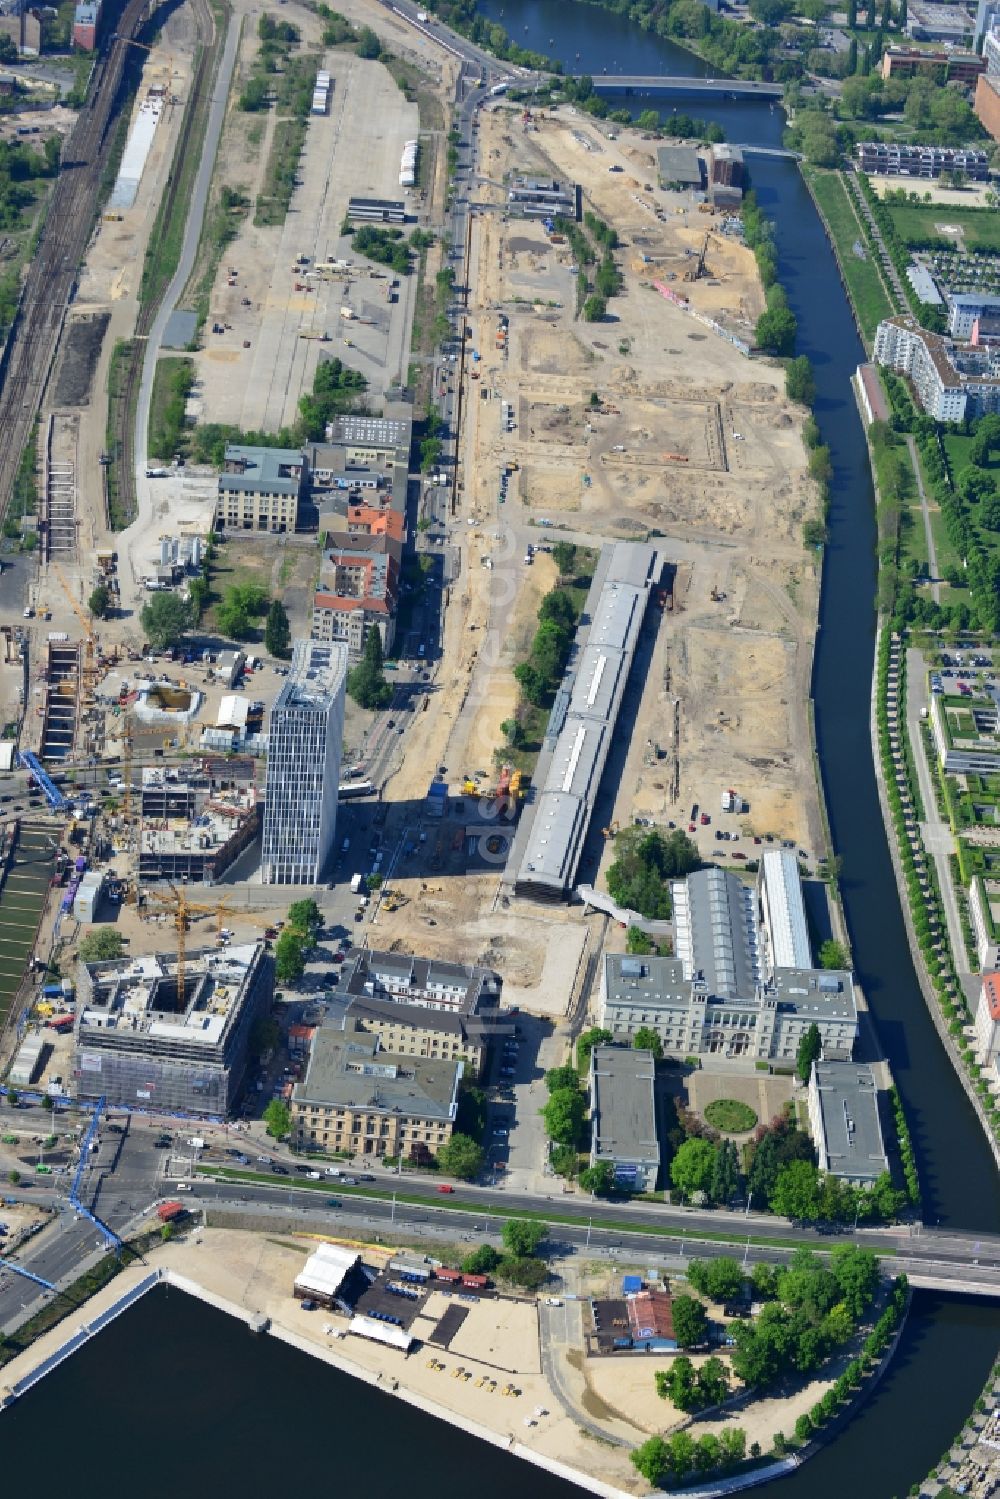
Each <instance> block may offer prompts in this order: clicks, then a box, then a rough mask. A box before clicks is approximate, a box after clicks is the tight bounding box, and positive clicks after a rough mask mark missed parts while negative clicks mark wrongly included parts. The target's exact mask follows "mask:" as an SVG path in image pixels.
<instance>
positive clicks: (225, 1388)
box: [0, 1288, 997, 1499]
mask: <svg viewBox="0 0 1000 1499" xmlns="http://www.w3.org/2000/svg"><path fill="white" fill-rule="evenodd" d="M981 1311H982V1308H981V1307H978V1306H973V1305H971V1304H970V1303H969V1302H968V1301H963V1300H960V1299H956V1298H950V1299H944V1298H940V1299H939V1298H936V1297H933V1296H931V1295H930V1294H929V1293H922V1294H920V1295H918V1296H917V1298H916V1300H915V1303H914V1310H913V1314H912V1316H911V1318H910V1321H909V1324H908V1326H907V1329H906V1332H905V1334H904V1337H903V1340H902V1343H901V1346H900V1349H899V1352H898V1353H897V1355H896V1358H895V1360H894V1362H893V1364H892V1366H891V1368H890V1372H889V1373H888V1375H887V1376H886V1378H885V1379H884V1380H883V1381H882V1383H881V1384H880V1385H879V1387H878V1389H877V1390H876V1391H875V1393H874V1394H873V1396H872V1398H871V1399H870V1401H868V1402H867V1404H866V1405H865V1406H864V1408H863V1410H862V1412H861V1414H860V1415H859V1416H857V1417H856V1418H855V1419H854V1421H852V1422H851V1424H850V1425H849V1426H848V1427H847V1429H846V1430H845V1431H844V1432H843V1433H842V1434H841V1435H840V1436H839V1437H838V1438H837V1440H836V1442H835V1443H833V1444H831V1446H830V1447H829V1448H827V1449H825V1450H824V1451H823V1452H822V1453H820V1454H819V1455H818V1456H817V1457H815V1458H813V1459H812V1460H811V1461H810V1462H809V1463H807V1464H806V1465H805V1466H804V1467H803V1468H802V1469H801V1470H800V1471H799V1472H798V1473H796V1474H794V1475H793V1476H792V1477H791V1478H786V1479H782V1480H781V1481H780V1482H778V1483H774V1484H768V1485H765V1486H764V1487H762V1488H760V1489H755V1490H753V1493H754V1494H759V1495H761V1496H763V1499H843V1495H844V1494H845V1493H848V1492H849V1493H851V1494H853V1495H855V1496H857V1499H893V1496H898V1499H902V1496H903V1495H904V1494H905V1493H906V1492H907V1490H908V1488H909V1486H910V1484H911V1483H912V1482H914V1481H915V1480H916V1479H919V1478H920V1477H922V1476H923V1474H924V1473H926V1471H927V1470H928V1468H929V1467H930V1466H931V1465H932V1464H933V1463H934V1462H936V1461H937V1459H938V1458H939V1457H941V1456H942V1455H943V1453H944V1450H945V1447H946V1444H947V1443H948V1441H949V1440H950V1439H951V1438H952V1437H953V1436H955V1435H956V1434H957V1432H958V1429H959V1427H960V1426H961V1423H962V1421H963V1420H964V1417H965V1415H966V1413H967V1412H968V1410H969V1409H970V1408H971V1406H972V1403H973V1401H974V1400H975V1398H976V1396H977V1395H978V1394H979V1391H980V1388H981V1386H982V1380H983V1378H984V1376H985V1372H986V1370H987V1369H988V1367H989V1363H990V1360H991V1358H992V1357H993V1354H994V1352H995V1350H996V1330H997V1329H996V1320H995V1319H993V1320H992V1321H991V1319H990V1318H989V1317H987V1318H985V1319H984V1318H983V1317H982V1316H981V1315H980V1314H981ZM317 1315H321V1314H317ZM303 1316H308V1313H303ZM418 1357H420V1355H418ZM928 1369H933V1370H935V1371H937V1375H938V1377H937V1378H935V1377H928V1376H927V1374H926V1370H928ZM944 1371H947V1374H946V1377H941V1376H942V1375H943V1374H944ZM650 1377H652V1376H650ZM942 1407H943V1408H944V1409H943V1412H942ZM54 1432H58V1440H53V1434H54ZM0 1444H2V1451H3V1456H4V1464H3V1467H4V1478H5V1481H6V1483H7V1485H8V1487H9V1488H13V1487H14V1486H26V1485H29V1484H33V1483H37V1480H38V1477H39V1473H40V1471H43V1472H44V1482H45V1485H46V1487H48V1488H51V1489H52V1491H53V1492H55V1493H59V1492H63V1491H69V1490H70V1489H72V1490H74V1491H75V1490H78V1489H79V1487H80V1484H81V1481H82V1482H83V1483H84V1484H85V1485H86V1486H87V1488H88V1490H89V1485H90V1483H93V1484H94V1486H95V1488H96V1487H97V1485H98V1483H100V1485H101V1487H102V1488H103V1489H104V1490H105V1491H107V1492H108V1493H112V1494H129V1495H130V1494H143V1495H144V1496H145V1499H167V1496H172V1495H174V1494H176V1493H177V1491H178V1489H179V1488H184V1489H186V1490H187V1491H188V1492H190V1493H193V1494H194V1495H196V1496H198V1499H201V1496H203V1495H209V1494H213V1495H222V1494H233V1495H236V1494H239V1495H243V1496H245V1499H264V1496H268V1499H272V1496H276V1495H284V1494H287V1493H290V1492H292V1491H293V1490H294V1492H296V1493H301V1494H326V1493H328V1492H333V1493H336V1494H338V1495H343V1496H348V1499H355V1496H367V1499H399V1496H400V1495H403V1494H405V1495H406V1499H453V1496H456V1495H460V1494H463V1493H466V1492H470V1491H471V1490H473V1489H474V1490H475V1493H476V1499H510V1495H511V1494H512V1493H517V1494H519V1495H522V1496H524V1499H572V1496H573V1495H579V1493H580V1492H581V1491H580V1490H579V1489H577V1488H576V1487H575V1486H573V1485H571V1484H568V1483H564V1482H563V1481H562V1480H561V1479H558V1478H554V1477H552V1476H551V1475H550V1474H548V1473H546V1472H544V1471H543V1470H542V1469H539V1468H536V1467H534V1466H533V1465H531V1464H528V1463H524V1462H522V1461H521V1460H520V1459H518V1458H515V1457H511V1456H510V1455H508V1454H507V1453H505V1452H501V1451H499V1450H497V1449H496V1448H494V1447H488V1446H486V1445H485V1444H483V1443H480V1442H478V1441H477V1440H476V1439H475V1438H473V1437H470V1436H467V1435H466V1434H465V1433H464V1432H462V1431H459V1430H457V1429H456V1428H454V1427H451V1426H446V1425H445V1424H444V1423H443V1422H441V1421H438V1420H436V1419H434V1418H433V1417H430V1416H426V1415H424V1414H422V1413H421V1412H420V1411H417V1410H415V1409H414V1408H413V1407H412V1406H409V1405H406V1404H404V1403H403V1402H402V1401H400V1400H396V1399H394V1397H393V1396H391V1395H384V1394H382V1393H381V1392H379V1391H377V1390H373V1389H371V1388H370V1387H369V1386H368V1385H365V1384H361V1383H359V1382H358V1381H356V1380H353V1379H351V1378H350V1377H349V1376H348V1375H346V1374H341V1373H339V1372H338V1371H337V1370H334V1369H330V1368H329V1367H328V1366H327V1365H325V1364H322V1363H320V1362H318V1361H317V1360H315V1359H311V1358H309V1357H308V1355H306V1354H303V1353H299V1352H297V1351H296V1350H295V1349H292V1348H289V1347H288V1346H287V1345H286V1344H284V1343H281V1342H278V1341H277V1340H276V1339H275V1338H271V1337H260V1336H257V1335H255V1334H253V1333H251V1332H250V1331H249V1330H248V1329H247V1328H246V1327H245V1326H244V1325H243V1323H241V1322H238V1321H237V1320H236V1319H235V1318H233V1317H228V1316H226V1315H225V1313H223V1312H217V1311H215V1310H214V1309H213V1308H211V1307H207V1306H204V1305H203V1304H202V1303H201V1302H199V1301H195V1300H193V1299H192V1298H190V1297H188V1296H186V1295H185V1294H184V1293H183V1292H180V1291H175V1290H170V1289H166V1288H161V1289H158V1290H156V1291H153V1292H151V1293H150V1294H149V1295H148V1296H146V1297H145V1299H144V1300H143V1301H141V1302H140V1303H139V1304H138V1306H136V1307H134V1308H133V1309H132V1310H131V1311H130V1312H128V1313H127V1315H125V1316H123V1317H121V1318H119V1320H118V1321H117V1322H114V1323H112V1324H111V1326H110V1327H109V1328H108V1329H107V1330H106V1331H105V1332H102V1333H101V1335H100V1336H99V1337H98V1338H95V1339H94V1341H93V1342H92V1343H90V1344H88V1345H87V1346H86V1347H85V1348H84V1349H83V1350H82V1351H81V1352H80V1353H77V1354H74V1355H73V1357H72V1358H70V1359H68V1360H67V1361H66V1363H64V1364H62V1365H61V1366H60V1367H59V1368H58V1369H57V1370H56V1371H55V1372H54V1373H53V1374H50V1375H49V1376H48V1377H47V1378H46V1379H45V1381H44V1382H43V1384H42V1385H41V1386H40V1387H39V1389H38V1390H37V1391H36V1392H35V1393H33V1394H31V1395H28V1396H27V1397H25V1398H24V1399H23V1400H21V1401H19V1402H17V1404H15V1405H14V1406H12V1407H11V1408H10V1409H9V1410H7V1411H4V1412H3V1413H0ZM85 1454H86V1456H85ZM88 1470H89V1471H90V1473H91V1478H90V1480H89V1481H88V1480H87V1479H86V1478H85V1473H86V1471H88Z"/></svg>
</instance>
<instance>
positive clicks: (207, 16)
mask: <svg viewBox="0 0 1000 1499" xmlns="http://www.w3.org/2000/svg"><path fill="white" fill-rule="evenodd" d="M193 9H194V13H195V21H196V24H197V26H198V30H199V32H200V34H201V35H202V36H203V37H204V39H205V40H204V45H203V46H202V49H201V54H200V56H199V58H198V64H197V67H196V68H195V71H194V75H193V77H192V79H191V92H190V95H189V97H188V104H187V108H186V109H185V111H184V119H183V121H182V123H181V130H180V134H179V136H178V138H177V145H176V146H175V148H174V158H173V163H172V165H171V169H170V176H169V178H168V179H167V190H166V193H165V194H164V197H163V219H162V223H163V225H164V228H166V225H167V224H169V222H170V219H171V216H172V215H173V213H174V209H175V207H176V205H177V194H178V192H179V190H180V184H181V179H182V176H183V172H182V165H183V163H184V161H185V158H186V156H187V152H188V148H189V145H190V141H191V136H192V133H193V131H194V125H195V120H196V117H197V116H198V115H199V113H200V111H201V109H202V107H203V105H204V104H205V103H206V100H208V102H210V100H209V95H210V92H211V87H212V80H213V78H214V77H215V67H216V63H217V61H218V36H217V33H216V29H215V18H214V16H213V15H212V10H211V7H210V6H209V4H208V0H194V5H193ZM167 286H169V282H168V283H167ZM167 286H164V287H163V288H162V290H161V291H160V292H159V293H158V294H157V295H156V296H154V297H149V298H147V299H146V300H145V301H144V302H143V304H142V306H141V307H140V309H139V315H138V317H137V318H136V324H135V334H134V336H133V337H134V341H133V345H132V352H131V356H130V358H129V362H128V367H127V369H126V372H125V377H124V380H123V383H122V401H121V403H120V405H119V408H118V412H119V420H120V426H119V428H118V431H117V432H116V434H115V436H116V442H115V453H114V454H113V455H112V457H113V461H115V462H116V463H117V465H118V473H117V479H118V503H119V506H120V508H121V510H122V511H123V513H124V518H125V524H126V525H127V524H129V523H130V522H131V521H132V520H134V519H135V515H136V509H137V505H136V500H137V496H136V490H135V414H136V413H135V406H136V397H137V395H138V391H139V384H140V382H141V380H142V368H143V364H144V362H145V357H146V338H147V336H148V334H149V330H150V328H151V327H152V326H153V322H154V320H155V318H156V314H157V313H158V312H159V310H160V307H161V305H162V303H163V298H164V296H165V295H166V292H167Z"/></svg>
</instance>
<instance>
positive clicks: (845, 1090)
mask: <svg viewBox="0 0 1000 1499" xmlns="http://www.w3.org/2000/svg"><path fill="white" fill-rule="evenodd" d="M809 1129H810V1133H811V1134H812V1137H813V1144H814V1145H815V1146H816V1153H817V1157H818V1164H819V1169H820V1170H821V1171H825V1172H828V1173H829V1175H831V1176H836V1177H839V1178H840V1180H841V1181H845V1182H849V1183H850V1184H851V1186H853V1187H867V1186H871V1184H872V1183H873V1182H874V1181H876V1180H877V1179H878V1178H879V1177H880V1176H882V1175H883V1174H884V1173H885V1172H886V1171H888V1169H889V1162H888V1158H887V1157H886V1153H885V1143H884V1141H883V1138H882V1125H881V1121H880V1120H879V1111H878V1091H877V1089H876V1087H875V1077H874V1074H873V1073H872V1069H871V1068H870V1067H869V1066H868V1064H867V1063H866V1062H834V1061H826V1060H825V1059H824V1060H823V1061H821V1062H814V1063H813V1068H812V1072H811V1074H810V1077H809Z"/></svg>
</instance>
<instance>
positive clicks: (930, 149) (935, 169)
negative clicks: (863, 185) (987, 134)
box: [854, 141, 990, 182]
mask: <svg viewBox="0 0 1000 1499" xmlns="http://www.w3.org/2000/svg"><path fill="white" fill-rule="evenodd" d="M854 155H855V158H856V161H857V165H858V167H859V169H860V170H861V171H862V172H866V173H867V174H868V176H869V177H917V178H919V179H920V180H921V181H924V182H931V181H933V180H934V179H935V178H937V177H940V176H941V174H942V172H961V173H962V174H963V176H964V177H965V178H967V180H968V181H969V182H987V181H988V180H989V175H990V158H989V155H988V154H987V152H985V151H978V150H974V149H972V148H969V149H967V150H952V149H951V148H950V147H946V146H912V145H907V144H904V143H903V142H900V141H859V142H858V144H857V145H856V146H855V148H854Z"/></svg>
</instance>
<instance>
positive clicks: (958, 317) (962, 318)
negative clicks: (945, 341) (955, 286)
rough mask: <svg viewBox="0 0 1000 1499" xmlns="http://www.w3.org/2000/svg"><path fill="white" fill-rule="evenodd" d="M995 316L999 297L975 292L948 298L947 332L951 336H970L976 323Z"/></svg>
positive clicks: (964, 337) (998, 310)
mask: <svg viewBox="0 0 1000 1499" xmlns="http://www.w3.org/2000/svg"><path fill="white" fill-rule="evenodd" d="M997 317H1000V297H986V296H983V295H981V294H979V293H976V294H974V295H971V296H970V295H964V296H950V297H949V298H948V332H949V333H950V334H951V336H952V338H958V339H968V338H971V337H972V336H973V333H974V332H975V329H976V325H977V324H981V323H982V322H983V320H984V319H993V318H997Z"/></svg>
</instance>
